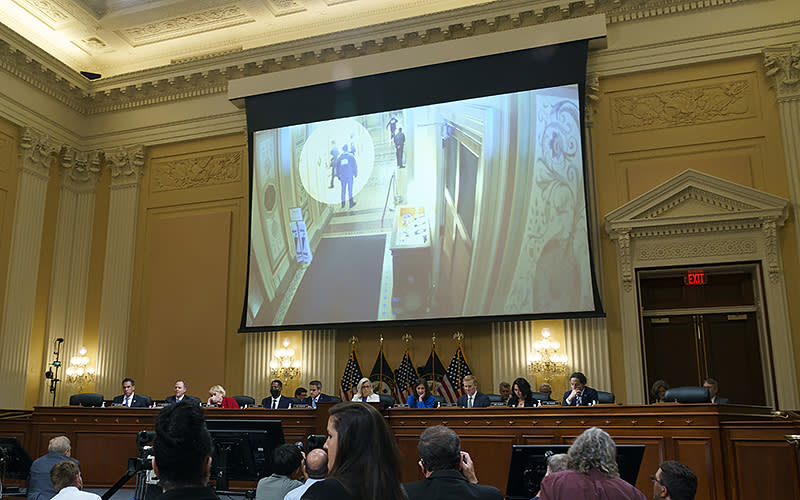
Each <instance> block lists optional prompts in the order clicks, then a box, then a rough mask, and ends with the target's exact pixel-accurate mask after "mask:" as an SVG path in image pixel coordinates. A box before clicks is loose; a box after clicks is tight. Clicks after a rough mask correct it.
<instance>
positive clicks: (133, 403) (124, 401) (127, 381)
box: [111, 377, 150, 408]
mask: <svg viewBox="0 0 800 500" xmlns="http://www.w3.org/2000/svg"><path fill="white" fill-rule="evenodd" d="M111 403H112V404H115V405H122V406H128V407H131V408H147V407H148V406H150V398H148V397H147V396H139V395H137V394H136V384H135V383H134V381H133V379H132V378H130V377H126V378H124V379H122V394H120V395H119V396H114V399H113V400H112V401H111Z"/></svg>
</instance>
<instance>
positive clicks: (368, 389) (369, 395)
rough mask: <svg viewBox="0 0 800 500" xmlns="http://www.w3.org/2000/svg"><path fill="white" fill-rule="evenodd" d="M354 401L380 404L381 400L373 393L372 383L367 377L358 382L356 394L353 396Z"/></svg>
mask: <svg viewBox="0 0 800 500" xmlns="http://www.w3.org/2000/svg"><path fill="white" fill-rule="evenodd" d="M353 401H361V402H362V403H380V401H381V398H380V396H378V395H377V394H375V393H374V392H372V382H370V380H369V379H368V378H367V377H364V378H362V379H361V380H359V381H358V385H357V386H356V393H355V394H354V395H353Z"/></svg>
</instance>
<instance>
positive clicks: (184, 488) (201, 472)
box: [153, 403, 219, 500]
mask: <svg viewBox="0 0 800 500" xmlns="http://www.w3.org/2000/svg"><path fill="white" fill-rule="evenodd" d="M155 431H156V437H155V439H154V440H153V472H155V474H156V475H157V476H158V479H159V485H160V486H161V489H162V490H163V491H164V493H162V494H161V495H159V496H158V497H156V500H219V497H217V495H216V494H215V493H214V490H212V489H211V488H210V487H208V479H209V476H210V474H211V450H212V446H213V445H212V443H211V434H209V432H208V429H207V428H206V422H205V419H204V418H203V410H202V408H200V406H199V405H193V404H189V403H179V404H176V405H169V406H167V407H166V408H164V409H163V410H161V412H160V413H159V414H158V417H156V424H155Z"/></svg>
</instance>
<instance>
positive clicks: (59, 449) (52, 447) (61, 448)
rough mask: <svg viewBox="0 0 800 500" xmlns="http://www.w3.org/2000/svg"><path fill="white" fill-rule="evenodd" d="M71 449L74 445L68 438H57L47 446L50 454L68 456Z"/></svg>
mask: <svg viewBox="0 0 800 500" xmlns="http://www.w3.org/2000/svg"><path fill="white" fill-rule="evenodd" d="M71 449H72V445H71V443H70V442H69V438H68V437H67V436H56V437H54V438H53V439H51V440H50V442H49V443H48V444H47V452H48V453H61V454H63V455H66V453H67V452H68V451H70V450H71Z"/></svg>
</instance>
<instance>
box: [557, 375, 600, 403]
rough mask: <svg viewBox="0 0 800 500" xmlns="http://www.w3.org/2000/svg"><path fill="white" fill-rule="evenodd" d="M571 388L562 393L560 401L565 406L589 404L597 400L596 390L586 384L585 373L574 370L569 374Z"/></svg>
mask: <svg viewBox="0 0 800 500" xmlns="http://www.w3.org/2000/svg"><path fill="white" fill-rule="evenodd" d="M569 385H570V387H571V388H572V389H571V390H569V391H567V392H565V393H564V398H563V399H562V401H561V404H562V405H565V406H590V405H593V404H594V403H596V402H597V391H596V390H594V389H592V388H591V387H589V386H587V385H586V375H584V374H583V373H581V372H575V373H573V374H572V375H570V376H569Z"/></svg>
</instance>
